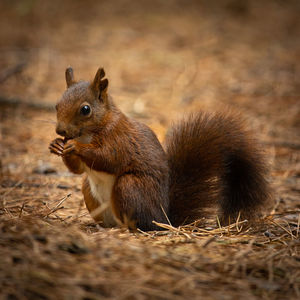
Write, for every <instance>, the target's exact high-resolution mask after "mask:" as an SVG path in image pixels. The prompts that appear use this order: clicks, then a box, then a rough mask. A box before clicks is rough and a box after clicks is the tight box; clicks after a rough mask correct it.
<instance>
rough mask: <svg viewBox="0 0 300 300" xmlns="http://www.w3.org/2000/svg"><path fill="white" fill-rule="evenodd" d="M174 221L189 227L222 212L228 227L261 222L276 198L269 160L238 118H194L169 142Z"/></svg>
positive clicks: (171, 135)
mask: <svg viewBox="0 0 300 300" xmlns="http://www.w3.org/2000/svg"><path fill="white" fill-rule="evenodd" d="M166 152H167V155H168V161H169V166H170V210H169V212H170V213H169V215H170V220H171V223H172V225H174V226H178V225H182V224H187V223H189V222H192V221H194V220H196V219H199V218H201V217H203V216H205V215H206V214H205V210H206V209H207V208H210V207H212V206H216V207H218V210H219V216H220V219H221V220H222V221H223V223H224V224H228V222H229V221H230V220H231V221H233V220H234V219H235V218H236V217H237V216H238V214H239V212H240V213H241V217H242V218H248V219H250V218H252V217H256V216H258V215H259V213H260V209H261V208H262V207H263V206H264V205H265V204H266V203H267V201H268V199H269V198H270V188H269V184H268V182H267V180H266V175H267V167H266V164H265V162H264V159H263V155H262V153H261V151H260V150H259V147H258V146H257V144H256V141H255V140H254V139H253V138H252V136H251V134H249V132H248V131H247V130H245V129H244V126H243V121H241V120H240V117H239V116H238V115H233V114H228V113H226V114H216V115H210V114H206V113H198V114H192V115H190V116H189V117H188V118H186V119H185V120H183V121H181V122H180V123H178V124H177V125H175V126H174V127H173V128H172V129H171V131H170V132H169V134H168V135H167V138H166Z"/></svg>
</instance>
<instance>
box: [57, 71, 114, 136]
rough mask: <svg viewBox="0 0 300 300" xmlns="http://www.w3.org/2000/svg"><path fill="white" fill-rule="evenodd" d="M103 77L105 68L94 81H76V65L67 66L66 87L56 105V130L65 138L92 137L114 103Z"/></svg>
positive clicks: (106, 81) (97, 74) (98, 72)
mask: <svg viewBox="0 0 300 300" xmlns="http://www.w3.org/2000/svg"><path fill="white" fill-rule="evenodd" d="M104 77H105V72H104V70H103V68H99V69H98V71H97V73H96V76H95V78H94V80H93V81H92V82H86V81H79V82H76V81H75V80H74V74H73V69H72V68H71V67H70V68H67V69H66V82H67V90H66V91H65V92H64V94H63V95H62V97H61V99H60V100H59V101H58V103H57V105H56V111H57V125H56V132H57V134H59V135H61V136H64V137H65V138H66V139H75V138H78V139H81V140H90V138H91V136H92V133H93V131H94V130H95V127H97V125H101V122H102V121H103V119H104V118H105V115H106V113H107V111H108V110H109V109H110V106H111V105H112V104H111V102H110V101H109V99H108V95H107V87H108V80H107V79H104Z"/></svg>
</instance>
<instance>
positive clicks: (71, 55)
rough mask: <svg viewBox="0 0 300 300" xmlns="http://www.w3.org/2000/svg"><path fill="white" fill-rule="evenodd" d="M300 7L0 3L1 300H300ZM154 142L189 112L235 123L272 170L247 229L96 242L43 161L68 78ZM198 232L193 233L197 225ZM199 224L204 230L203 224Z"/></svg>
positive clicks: (56, 172)
mask: <svg viewBox="0 0 300 300" xmlns="http://www.w3.org/2000/svg"><path fill="white" fill-rule="evenodd" d="M299 13H300V5H299V1H296V0H295V1H292V0H289V1H279V0H278V1H250V0H248V1H233V0H231V1H229V0H224V1H210V3H208V2H207V1H183V0H182V1H180V0H168V1H159V0H155V1H146V0H142V1H129V0H128V1H126V0H123V1H121V0H117V1H112V2H108V1H98V2H94V1H91V0H88V1H79V0H76V1H58V0H54V1H51V2H50V1H47V2H46V1H37V0H36V1H34V0H22V1H1V2H0V53H1V55H0V121H1V124H0V126H1V127H0V129H1V131H0V153H1V158H0V181H1V182H0V183H1V184H0V219H1V222H0V298H3V299H102V298H103V299H187V298H195V299H239V298H242V297H243V298H245V299H298V298H299V297H300V242H299V236H300V233H299V231H300V230H299V222H300V201H299V199H300V197H299V196H300V193H299V192H300V138H299V133H300V130H299V129H300V128H299V127H300V122H299V120H300V100H299V99H300V81H299V78H300V67H299V66H300V64H299V62H300V38H299V36H300V19H299ZM69 65H71V66H72V67H73V68H74V71H75V77H76V78H77V79H92V78H93V76H94V75H95V72H96V70H97V69H98V67H99V66H103V67H104V68H105V71H106V74H107V77H108V79H109V92H110V94H111V95H112V97H113V98H114V101H115V102H116V103H117V105H119V107H120V108H121V109H122V110H123V111H124V112H125V113H126V114H127V115H129V116H130V117H134V118H136V119H138V120H139V121H142V122H144V123H146V124H147V125H149V126H150V127H151V128H152V129H153V130H154V131H155V132H156V134H157V135H158V137H159V139H160V140H161V141H162V142H163V139H164V136H165V133H166V132H167V130H168V127H169V126H170V125H171V124H172V122H174V121H176V119H178V118H180V116H182V115H184V114H185V113H186V112H189V111H197V110H206V111H219V110H222V109H230V110H237V111H240V112H241V113H242V114H243V115H244V116H245V117H246V118H247V119H248V123H249V127H251V128H252V130H254V131H255V133H256V135H257V138H258V139H260V141H261V143H262V145H263V147H264V148H265V151H266V153H267V157H268V160H269V163H270V165H271V171H270V177H269V180H270V182H271V184H272V187H273V190H274V200H275V201H274V205H273V207H272V210H271V211H270V212H269V213H268V215H266V216H265V217H264V218H263V219H262V220H261V222H259V223H258V224H255V226H254V225H253V224H251V225H250V224H248V223H247V222H245V221H244V220H240V221H241V222H240V223H238V224H233V225H232V226H229V227H228V226H227V227H221V228H219V226H218V225H217V223H216V220H215V216H211V218H210V219H207V220H204V221H205V222H204V223H205V225H201V226H199V224H198V223H196V224H193V225H191V226H187V227H181V228H173V227H168V230H166V231H164V232H149V233H142V232H139V233H131V232H128V231H127V230H126V229H123V228H114V229H103V228H101V227H100V226H99V225H97V224H95V223H94V222H93V220H92V218H91V217H90V216H89V214H88V212H87V210H86V208H85V206H84V204H83V202H82V194H81V191H80V189H81V176H77V175H74V174H71V173H69V172H67V169H66V167H65V166H64V165H63V163H62V162H61V160H60V159H59V158H57V157H55V156H54V155H51V154H50V153H49V150H48V145H49V142H50V141H51V140H52V139H54V138H55V137H56V134H55V120H56V116H55V110H54V105H55V103H56V101H57V100H58V99H59V97H60V95H61V94H62V92H63V91H64V90H65V88H66V86H65V79H64V71H65V68H66V67H68V66H69ZM202 221H203V220H202ZM201 224H203V222H202V223H201Z"/></svg>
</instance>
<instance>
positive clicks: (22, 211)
mask: <svg viewBox="0 0 300 300" xmlns="http://www.w3.org/2000/svg"><path fill="white" fill-rule="evenodd" d="M24 206H25V201H23V204H22V207H21V210H20V213H19V218H21V215H22V212H23V209H24Z"/></svg>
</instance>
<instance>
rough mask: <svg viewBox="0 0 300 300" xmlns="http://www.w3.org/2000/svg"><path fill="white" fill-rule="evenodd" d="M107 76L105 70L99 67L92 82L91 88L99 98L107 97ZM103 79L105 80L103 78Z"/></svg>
mask: <svg viewBox="0 0 300 300" xmlns="http://www.w3.org/2000/svg"><path fill="white" fill-rule="evenodd" d="M104 77H105V71H104V69H103V68H99V69H98V71H97V73H96V75H95V78H94V80H93V82H92V83H91V89H92V90H93V91H94V93H95V95H96V96H97V98H105V96H106V93H107V87H108V79H106V78H105V79H103V78H104ZM102 79H103V80H102Z"/></svg>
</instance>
